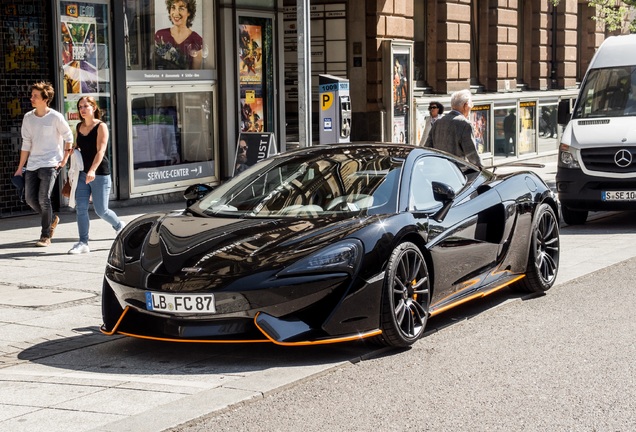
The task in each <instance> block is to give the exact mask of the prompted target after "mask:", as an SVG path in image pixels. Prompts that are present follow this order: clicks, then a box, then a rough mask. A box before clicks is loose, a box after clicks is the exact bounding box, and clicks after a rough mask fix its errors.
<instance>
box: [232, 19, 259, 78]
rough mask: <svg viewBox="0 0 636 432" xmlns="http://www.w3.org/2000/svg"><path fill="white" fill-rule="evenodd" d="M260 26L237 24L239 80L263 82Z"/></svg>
mask: <svg viewBox="0 0 636 432" xmlns="http://www.w3.org/2000/svg"><path fill="white" fill-rule="evenodd" d="M262 33H263V32H262V27H261V26H260V25H253V24H241V25H240V26H239V39H238V50H239V52H238V61H239V82H240V83H241V85H244V84H248V85H250V84H256V85H262V84H263V35H262Z"/></svg>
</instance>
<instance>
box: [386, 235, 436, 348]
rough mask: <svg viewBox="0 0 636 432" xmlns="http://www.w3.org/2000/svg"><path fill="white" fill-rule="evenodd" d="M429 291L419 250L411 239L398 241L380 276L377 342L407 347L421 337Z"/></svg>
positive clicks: (428, 302) (426, 312) (423, 262)
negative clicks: (379, 313) (380, 299)
mask: <svg viewBox="0 0 636 432" xmlns="http://www.w3.org/2000/svg"><path fill="white" fill-rule="evenodd" d="M430 295H431V290H430V280H429V275H428V268H427V266H426V261H425V260H424V256H423V255H422V252H420V250H419V249H418V247H417V246H415V245H414V244H413V243H411V242H404V243H402V244H400V245H399V246H398V247H396V248H395V250H394V251H393V253H392V254H391V257H390V258H389V263H388V265H387V269H386V275H385V277H384V287H383V289H382V312H381V314H382V315H381V317H380V322H381V324H380V325H381V329H382V335H381V336H380V338H379V342H381V343H382V344H384V345H388V346H392V347H407V346H410V345H412V344H413V343H414V342H415V341H416V340H418V339H419V338H420V337H422V335H423V334H424V328H425V327H426V321H427V320H428V308H429V304H430Z"/></svg>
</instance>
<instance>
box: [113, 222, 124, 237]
mask: <svg viewBox="0 0 636 432" xmlns="http://www.w3.org/2000/svg"><path fill="white" fill-rule="evenodd" d="M125 226H126V222H124V221H121V226H120V227H119V229H118V230H116V231H115V235H117V234H119V233H120V232H121V230H123V229H124V227H125Z"/></svg>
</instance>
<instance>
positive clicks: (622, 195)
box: [603, 191, 636, 201]
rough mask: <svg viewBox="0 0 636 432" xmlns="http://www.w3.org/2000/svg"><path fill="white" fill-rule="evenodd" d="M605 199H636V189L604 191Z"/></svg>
mask: <svg viewBox="0 0 636 432" xmlns="http://www.w3.org/2000/svg"><path fill="white" fill-rule="evenodd" d="M603 201H636V191H604V192H603Z"/></svg>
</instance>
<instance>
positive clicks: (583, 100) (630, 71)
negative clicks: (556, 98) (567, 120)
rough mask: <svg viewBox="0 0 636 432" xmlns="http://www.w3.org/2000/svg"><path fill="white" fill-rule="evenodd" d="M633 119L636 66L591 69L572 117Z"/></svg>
mask: <svg viewBox="0 0 636 432" xmlns="http://www.w3.org/2000/svg"><path fill="white" fill-rule="evenodd" d="M622 116H636V67H635V66H620V67H612V68H606V69H593V70H591V71H590V72H589V73H588V75H587V78H586V80H585V84H584V86H583V89H582V90H581V96H580V97H579V99H578V101H577V103H576V108H575V110H574V115H573V118H575V119H576V118H595V117H622Z"/></svg>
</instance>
